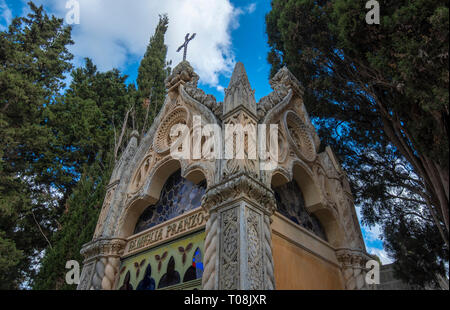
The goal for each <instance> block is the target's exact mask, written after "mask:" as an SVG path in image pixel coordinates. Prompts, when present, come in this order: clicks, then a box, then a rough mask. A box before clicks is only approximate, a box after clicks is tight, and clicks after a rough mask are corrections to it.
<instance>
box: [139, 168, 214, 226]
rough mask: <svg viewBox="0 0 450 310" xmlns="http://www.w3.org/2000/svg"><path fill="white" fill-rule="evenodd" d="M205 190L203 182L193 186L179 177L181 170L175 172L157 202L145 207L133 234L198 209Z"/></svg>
mask: <svg viewBox="0 0 450 310" xmlns="http://www.w3.org/2000/svg"><path fill="white" fill-rule="evenodd" d="M205 190H206V182H205V181H203V182H201V183H200V184H194V183H193V182H191V181H189V180H188V179H185V178H183V177H182V176H181V170H178V171H176V172H175V173H174V174H172V175H171V176H170V177H169V179H167V181H166V183H165V184H164V187H163V189H162V190H161V195H160V199H159V200H158V202H157V203H156V204H155V205H151V206H149V207H147V209H145V211H144V212H143V213H142V215H141V216H140V218H139V220H138V222H137V224H136V228H135V230H134V233H135V234H137V233H139V232H141V231H144V230H146V229H148V228H150V227H153V226H155V225H158V224H160V223H163V222H165V221H167V220H170V219H172V218H174V217H177V216H178V215H181V214H183V213H185V212H187V211H190V210H193V209H195V208H197V207H200V205H201V200H202V197H203V195H204V194H205Z"/></svg>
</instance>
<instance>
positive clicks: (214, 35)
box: [0, 0, 256, 87]
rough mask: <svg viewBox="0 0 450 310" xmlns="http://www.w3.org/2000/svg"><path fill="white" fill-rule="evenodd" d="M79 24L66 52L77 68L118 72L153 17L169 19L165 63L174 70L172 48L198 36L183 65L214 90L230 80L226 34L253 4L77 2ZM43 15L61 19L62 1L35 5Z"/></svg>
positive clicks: (135, 54) (220, 0) (140, 46)
mask: <svg viewBox="0 0 450 310" xmlns="http://www.w3.org/2000/svg"><path fill="white" fill-rule="evenodd" d="M0 1H3V0H0ZM78 1H79V3H80V24H79V25H73V32H72V38H73V40H74V41H75V45H74V46H73V47H72V49H71V51H72V52H73V53H74V54H75V56H76V64H77V65H80V64H81V63H82V60H83V58H84V57H90V58H92V59H93V60H94V63H95V64H96V65H97V66H98V68H99V69H100V70H109V69H111V68H113V67H117V68H119V69H123V68H124V67H126V66H127V65H128V64H129V63H132V62H134V61H136V60H138V59H140V58H141V57H142V56H143V55H144V53H145V49H146V47H147V44H148V41H149V38H150V36H151V35H152V34H153V32H154V29H155V27H156V24H157V22H158V15H159V14H164V13H167V14H168V15H169V28H168V31H167V33H166V44H167V46H168V54H167V59H168V60H172V61H173V65H176V64H178V62H180V61H181V60H182V53H181V52H180V53H176V49H177V48H178V46H180V45H181V44H182V43H183V39H184V36H185V34H186V33H188V32H189V33H194V32H195V33H197V35H196V37H195V39H194V40H193V41H191V42H190V43H189V48H188V55H187V58H188V61H189V62H190V63H191V64H192V65H193V67H194V69H195V70H196V72H197V73H198V74H199V75H200V78H201V80H200V82H202V83H205V84H208V85H210V86H213V87H217V86H218V83H219V75H221V74H225V75H229V74H230V73H231V71H232V69H233V66H234V63H235V60H234V54H233V52H232V48H231V31H232V30H233V29H236V28H237V27H238V26H239V22H238V18H239V16H240V15H242V14H247V13H251V12H253V11H254V10H255V8H256V5H253V4H250V5H249V6H248V7H246V8H244V9H240V8H235V7H233V5H232V4H231V3H230V1H229V0H215V1H210V0H189V1H183V0H166V1H148V0H133V1H128V0H78ZM36 2H37V3H39V4H41V3H43V4H44V7H45V8H46V10H47V11H49V12H51V13H53V14H55V15H57V16H60V17H64V16H65V15H66V13H67V11H68V10H67V9H66V8H65V2H66V1H61V0H37V1H36Z"/></svg>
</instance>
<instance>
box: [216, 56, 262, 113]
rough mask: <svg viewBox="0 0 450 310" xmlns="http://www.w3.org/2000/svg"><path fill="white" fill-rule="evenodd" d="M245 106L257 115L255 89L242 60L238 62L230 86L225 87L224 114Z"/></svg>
mask: <svg viewBox="0 0 450 310" xmlns="http://www.w3.org/2000/svg"><path fill="white" fill-rule="evenodd" d="M240 106H241V107H244V108H246V109H247V110H249V112H251V113H253V114H254V115H256V101H255V91H254V90H252V88H251V86H250V82H249V81H248V77H247V73H246V72H245V68H244V64H243V63H242V62H238V63H236V66H235V67H234V71H233V74H232V76H231V79H230V84H229V85H228V88H227V89H225V99H224V109H223V114H224V115H225V114H227V113H229V112H230V111H232V110H234V109H236V108H238V107H240Z"/></svg>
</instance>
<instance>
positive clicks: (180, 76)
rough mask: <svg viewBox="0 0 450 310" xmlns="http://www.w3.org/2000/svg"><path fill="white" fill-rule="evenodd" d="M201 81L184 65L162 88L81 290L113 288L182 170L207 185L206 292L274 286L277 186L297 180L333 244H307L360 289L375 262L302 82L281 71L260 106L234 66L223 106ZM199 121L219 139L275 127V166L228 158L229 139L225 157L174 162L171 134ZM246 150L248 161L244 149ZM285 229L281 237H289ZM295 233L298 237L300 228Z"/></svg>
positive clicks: (105, 215)
mask: <svg viewBox="0 0 450 310" xmlns="http://www.w3.org/2000/svg"><path fill="white" fill-rule="evenodd" d="M198 81H199V76H198V75H197V74H196V73H195V72H194V70H193V68H192V67H191V66H190V64H189V63H188V62H187V61H183V62H181V63H180V64H178V65H177V66H176V67H175V68H174V69H173V71H172V74H171V75H170V76H169V77H168V78H167V80H166V87H167V89H168V95H167V96H166V99H165V102H164V105H163V106H162V108H161V111H160V113H159V114H158V116H157V117H156V119H155V121H154V123H153V124H152V126H151V128H150V129H149V131H148V132H147V134H146V135H145V136H144V137H143V138H142V140H141V141H138V135H137V133H136V134H133V135H132V137H131V139H130V142H129V144H128V146H127V148H126V150H125V151H124V153H123V154H122V156H121V158H120V159H119V161H118V162H117V164H116V167H115V169H114V171H113V174H112V177H111V181H110V184H109V186H108V187H107V193H106V197H105V201H104V203H103V207H102V211H101V214H100V217H99V221H98V225H97V228H96V231H95V234H94V238H93V241H92V242H90V243H88V244H86V245H85V246H84V247H83V250H82V252H83V254H84V255H85V257H86V260H85V265H84V268H83V273H82V281H81V283H80V285H79V287H78V288H79V289H113V288H114V287H115V282H116V281H117V272H118V270H117V269H118V264H119V259H120V257H121V255H123V254H122V253H123V249H124V247H125V246H126V243H127V242H129V241H127V240H128V239H127V238H128V237H130V236H131V235H132V234H133V233H134V227H135V225H136V221H137V218H138V217H139V216H140V214H141V213H142V212H143V211H144V209H145V208H146V207H147V206H149V205H151V204H154V203H155V202H157V201H158V199H159V195H160V191H161V189H162V188H163V186H164V184H165V182H166V180H167V179H168V178H169V176H170V175H172V174H173V173H174V172H175V171H177V170H178V169H181V176H182V177H185V178H187V179H189V180H191V181H192V182H195V183H196V182H199V181H201V180H203V179H204V180H206V182H207V187H206V193H205V195H204V197H203V199H202V208H203V210H204V212H205V213H206V214H207V222H206V227H205V229H206V240H205V254H204V273H203V288H204V289H274V288H275V277H274V274H275V272H276V271H274V263H273V253H272V226H271V219H272V218H273V217H274V216H273V215H274V213H275V212H276V206H277V204H276V200H275V196H274V192H273V190H272V188H274V187H277V186H281V185H284V184H287V183H288V182H292V181H295V182H297V184H298V187H299V188H300V189H301V191H302V194H303V198H304V208H305V209H306V211H307V212H309V213H311V214H313V215H314V216H315V217H317V218H318V220H319V221H320V222H321V223H322V225H323V226H324V230H325V233H326V237H327V240H328V241H323V240H322V241H317V239H316V237H312V236H308V238H305V239H304V240H308V241H307V243H308V244H305V245H304V246H305V247H308V250H309V251H311V252H314V251H316V254H318V255H322V256H326V259H327V260H329V261H333V264H335V265H336V266H337V265H339V267H336V268H340V270H341V272H342V277H343V279H345V288H347V289H359V288H364V282H363V280H364V273H365V261H366V260H367V259H369V258H370V257H369V256H367V254H366V252H365V245H364V241H363V239H362V235H361V230H360V227H359V224H358V221H357V218H356V212H355V208H354V205H353V197H352V195H351V192H350V188H349V184H348V181H347V179H346V174H345V172H344V171H343V170H342V168H341V167H340V165H339V163H338V162H337V160H336V158H335V156H334V155H333V152H332V150H331V149H330V148H326V150H325V151H324V152H322V153H318V150H319V146H320V139H319V137H318V135H317V132H316V130H315V128H314V126H313V125H312V123H311V121H310V119H309V116H308V113H307V111H306V109H305V105H304V103H303V98H302V96H303V90H302V87H301V86H300V84H299V83H298V81H297V79H296V78H295V77H294V76H293V75H292V74H291V73H290V72H289V70H288V69H287V68H286V67H285V68H282V69H281V70H280V71H279V72H278V73H277V74H276V75H275V76H274V77H273V79H272V80H271V81H270V83H271V86H272V88H273V92H272V93H270V94H269V95H268V96H266V97H263V98H262V99H261V100H260V101H259V103H256V101H255V97H254V90H253V89H252V88H251V86H250V82H249V80H248V77H247V74H246V72H245V68H244V65H243V64H242V63H237V64H236V67H235V69H234V72H233V75H232V77H231V80H230V84H229V86H228V88H227V89H226V90H225V99H224V102H223V103H221V102H217V101H216V99H215V98H214V96H212V95H209V94H206V93H205V92H203V91H202V90H201V89H199V88H198V87H197V84H198ZM195 115H199V116H201V118H202V126H204V125H206V124H210V125H215V126H217V128H219V130H222V131H223V130H224V128H225V126H226V125H230V124H233V125H242V126H246V125H254V126H257V125H259V124H266V125H271V124H275V125H278V129H279V131H278V153H279V156H278V162H277V167H276V168H275V169H274V170H268V171H264V170H261V169H260V167H261V166H260V165H261V162H260V161H259V159H249V158H245V159H225V157H224V156H223V155H224V154H223V152H224V144H225V141H224V139H222V140H221V141H222V142H221V143H222V144H221V147H220V152H221V153H220V154H221V155H222V156H221V157H220V158H217V159H206V158H200V159H193V158H186V159H174V158H172V157H171V155H170V152H169V147H170V145H171V144H172V143H179V141H178V140H177V139H173V138H171V137H170V134H169V133H170V129H171V127H172V126H173V125H175V124H185V125H187V126H188V127H189V126H192V125H193V123H194V122H193V117H194V116H195ZM221 134H223V132H222V133H221ZM203 143H204V142H203V140H202V142H201V145H202V146H203V145H204V144H203ZM270 143H271V142H270V141H269V140H267V144H270ZM244 150H245V152H246V154H248V151H249V149H248V143H247V144H246V145H245V146H244ZM269 156H271V155H269ZM277 216H280V215H279V213H277ZM283 221H284V220H283ZM283 221H281V220H280V221H277V223H278V224H277V225H279V223H284V222H283ZM280 225H281V224H280ZM280 227H281V226H279V227H278V228H277V233H278V234H283V229H280ZM289 227H290V228H289V229H290V230H289V231H290V232H289V233H292V231H291V230H292V227H294V226H289ZM295 229H298V230H301V229H300V228H295ZM284 231H285V232H286V233H287V232H288V230H287V229H285V230H284ZM303 233H304V232H302V234H303ZM132 239H133V238H130V240H132ZM305 242H306V241H305ZM314 242H317V244H316V245H314ZM311 244H313V245H312V246H311ZM293 276H295V275H293Z"/></svg>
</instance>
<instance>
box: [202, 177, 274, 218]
mask: <svg viewBox="0 0 450 310" xmlns="http://www.w3.org/2000/svg"><path fill="white" fill-rule="evenodd" d="M243 197H246V198H249V199H251V200H254V201H256V202H258V204H259V205H260V206H261V208H262V209H263V211H264V212H265V213H266V214H268V215H272V214H273V213H274V212H275V210H276V202H275V198H274V194H273V191H272V190H271V189H269V188H268V187H266V186H265V185H264V184H263V183H262V182H260V181H259V180H257V179H255V178H254V177H252V176H250V175H248V174H247V173H244V172H240V173H236V174H234V175H230V176H228V177H227V179H225V180H224V181H222V182H220V183H218V184H216V185H213V186H211V187H210V188H209V189H208V190H207V192H206V193H205V196H204V197H203V200H202V207H203V208H204V209H205V211H207V212H211V211H212V210H213V209H215V208H217V207H219V206H221V205H224V204H228V203H230V202H232V201H234V200H237V199H240V198H243Z"/></svg>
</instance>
